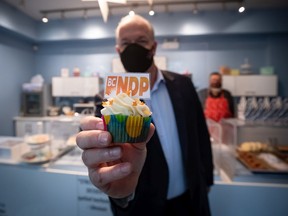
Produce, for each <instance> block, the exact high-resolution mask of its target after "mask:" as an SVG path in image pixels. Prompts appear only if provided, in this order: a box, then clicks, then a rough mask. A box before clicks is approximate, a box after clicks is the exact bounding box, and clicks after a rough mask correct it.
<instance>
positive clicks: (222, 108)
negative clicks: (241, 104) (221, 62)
mask: <svg viewBox="0 0 288 216" xmlns="http://www.w3.org/2000/svg"><path fill="white" fill-rule="evenodd" d="M198 96H199V98H200V101H201V104H202V107H203V109H204V114H205V117H206V118H208V119H212V120H214V121H216V122H219V121H220V120H221V119H222V118H232V117H234V112H235V111H234V100H233V97H232V95H231V93H230V92H229V91H228V90H226V89H223V88H222V76H221V74H220V73H218V72H212V73H211V74H210V76H209V88H206V89H202V90H200V91H199V92H198Z"/></svg>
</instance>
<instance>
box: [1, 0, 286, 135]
mask: <svg viewBox="0 0 288 216" xmlns="http://www.w3.org/2000/svg"><path fill="white" fill-rule="evenodd" d="M148 19H150V20H151V22H152V23H153V25H154V26H155V32H156V36H157V41H158V53H157V54H158V55H160V56H165V57H166V58H167V62H168V69H169V70H172V71H175V72H178V73H184V72H191V73H192V74H193V77H192V79H193V81H194V83H195V86H196V87H197V88H198V89H200V88H203V87H206V86H207V82H208V80H207V77H208V74H209V73H210V72H211V71H214V70H218V69H219V67H220V66H221V65H228V66H229V67H231V68H239V67H240V65H241V64H242V63H243V61H244V58H249V60H250V63H251V64H252V66H253V68H254V71H255V72H256V73H257V72H258V71H259V68H260V67H262V66H268V65H273V66H275V71H276V74H277V75H278V77H279V95H280V96H283V97H284V96H285V97H287V96H288V86H287V85H286V83H287V81H288V76H287V75H286V70H287V65H286V59H285V58H286V56H288V25H286V23H285V22H283V20H288V13H287V10H277V11H269V10H268V11H247V13H244V14H237V13H235V12H231V11H220V12H211V13H200V14H198V15H196V16H195V15H193V14H192V13H181V14H172V13H168V14H160V15H157V16H154V17H152V18H151V17H149V18H148ZM118 21H119V17H116V16H110V17H109V20H108V23H107V24H105V23H103V21H102V18H101V17H96V18H89V19H87V20H83V19H72V20H60V21H53V20H50V21H49V23H47V24H43V23H41V22H40V21H35V20H32V19H31V18H29V17H27V16H26V15H24V14H22V13H21V12H19V11H17V10H16V9H14V8H12V7H10V6H8V5H7V4H6V3H4V2H0V34H1V35H0V57H1V58H0V63H1V72H0V73H1V76H2V77H3V78H1V79H0V86H1V92H0V96H1V101H5V103H2V102H1V104H0V113H1V115H0V120H1V126H0V135H13V121H12V119H13V117H14V116H16V115H18V114H19V109H20V93H21V85H22V83H24V82H28V81H29V80H30V79H31V77H32V76H33V75H35V74H38V73H39V74H41V75H42V76H43V77H44V79H45V82H47V83H50V82H51V78H52V77H53V76H57V75H59V73H60V69H61V68H62V67H67V68H69V69H70V71H71V70H72V69H73V68H74V67H76V66H77V67H79V68H80V69H81V71H82V73H87V74H88V73H89V74H90V73H100V74H104V73H106V72H110V71H111V68H112V67H111V60H112V59H113V58H115V57H117V55H116V53H115V51H114V28H115V26H116V25H117V23H118ZM167 38H168V39H173V38H178V40H179V42H180V47H179V49H177V50H164V49H162V47H161V44H162V42H163V41H164V39H167ZM33 48H34V49H35V48H36V49H35V50H33Z"/></svg>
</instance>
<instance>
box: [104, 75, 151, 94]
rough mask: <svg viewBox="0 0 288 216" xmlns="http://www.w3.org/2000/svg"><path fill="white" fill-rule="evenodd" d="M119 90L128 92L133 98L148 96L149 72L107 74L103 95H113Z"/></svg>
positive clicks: (119, 91)
mask: <svg viewBox="0 0 288 216" xmlns="http://www.w3.org/2000/svg"><path fill="white" fill-rule="evenodd" d="M121 92H124V93H127V92H130V93H131V95H130V96H131V97H135V98H143V99H147V98H150V74H149V73H121V74H111V75H107V77H106V82H105V95H104V97H105V98H110V97H115V96H116V95H117V94H119V93H121Z"/></svg>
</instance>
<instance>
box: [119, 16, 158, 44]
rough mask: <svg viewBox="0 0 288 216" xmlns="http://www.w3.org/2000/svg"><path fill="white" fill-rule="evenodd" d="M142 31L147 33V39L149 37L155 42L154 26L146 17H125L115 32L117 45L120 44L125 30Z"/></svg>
mask: <svg viewBox="0 0 288 216" xmlns="http://www.w3.org/2000/svg"><path fill="white" fill-rule="evenodd" d="M131 28H132V29H135V30H136V29H142V30H143V31H145V32H146V34H147V37H149V39H150V40H151V41H154V29H153V26H152V25H151V23H150V22H149V21H148V20H147V19H145V18H144V17H142V16H140V15H137V14H135V15H133V16H131V15H127V16H125V17H123V18H122V19H121V20H120V22H119V24H118V26H117V28H116V31H115V36H116V43H117V44H118V42H119V37H120V34H121V31H122V30H123V29H125V30H127V29H131Z"/></svg>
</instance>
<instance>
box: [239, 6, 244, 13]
mask: <svg viewBox="0 0 288 216" xmlns="http://www.w3.org/2000/svg"><path fill="white" fill-rule="evenodd" d="M244 11H245V7H244V6H243V5H242V6H241V7H239V9H238V12H239V13H243V12H244Z"/></svg>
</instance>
